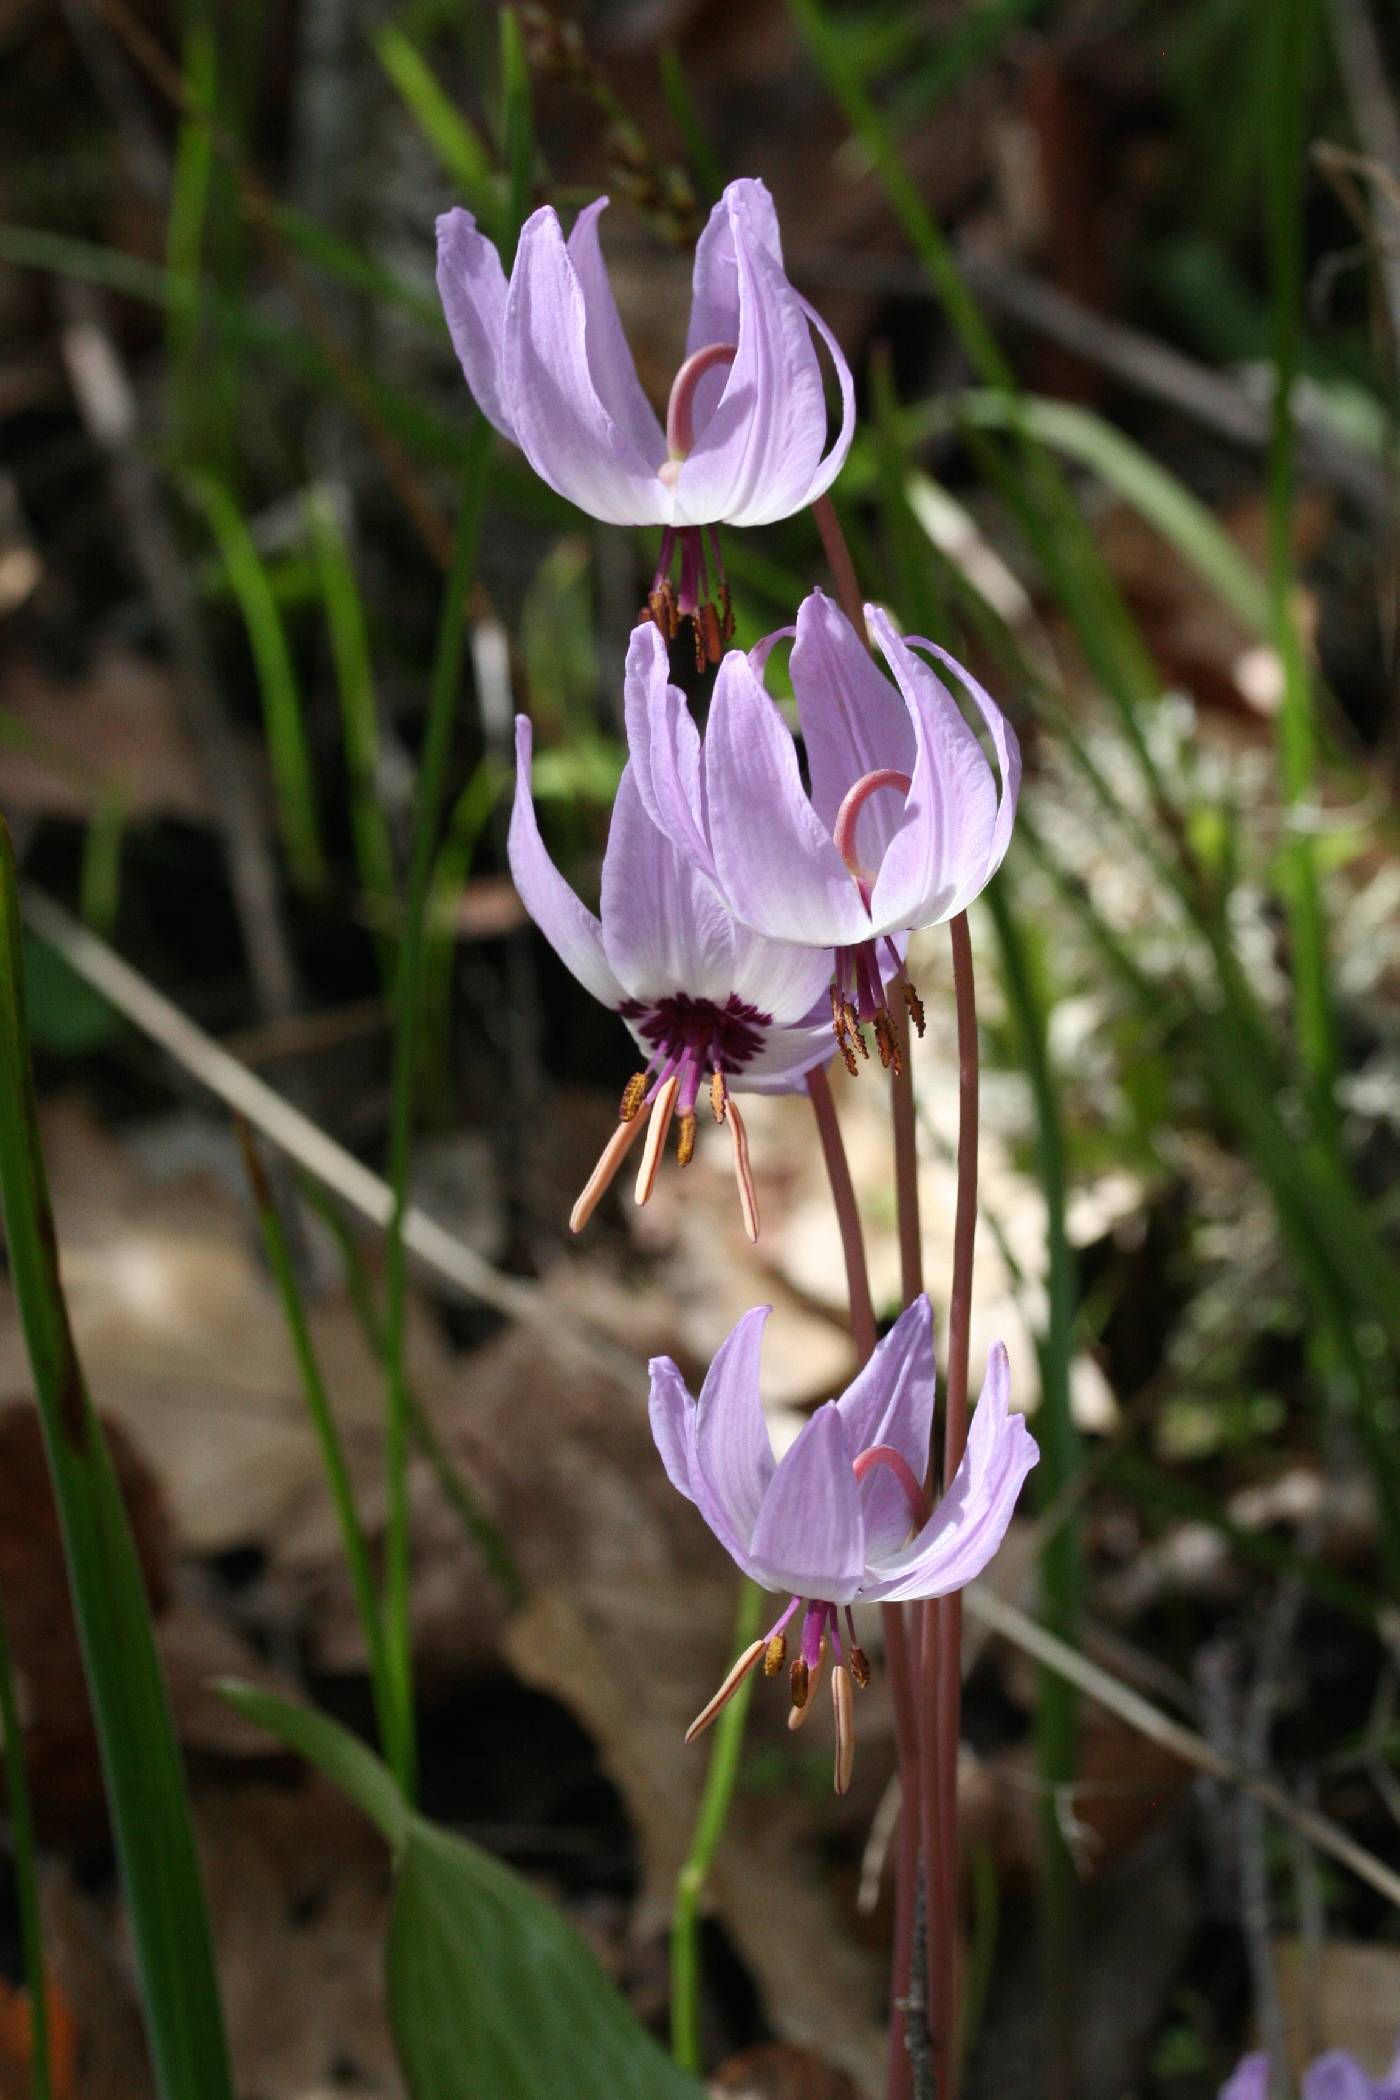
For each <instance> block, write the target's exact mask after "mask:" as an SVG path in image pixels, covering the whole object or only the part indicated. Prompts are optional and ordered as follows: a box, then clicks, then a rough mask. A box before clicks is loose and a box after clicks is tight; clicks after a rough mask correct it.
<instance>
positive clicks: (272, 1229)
mask: <svg viewBox="0 0 1400 2100" xmlns="http://www.w3.org/2000/svg"><path fill="white" fill-rule="evenodd" d="M238 1140H239V1144H240V1145H241V1146H242V1149H243V1164H244V1167H245V1169H246V1171H247V1175H248V1184H249V1187H250V1188H251V1190H252V1194H253V1203H254V1206H255V1208H256V1210H257V1213H258V1223H259V1225H260V1226H261V1228H262V1236H263V1246H264V1247H265V1249H266V1250H267V1260H268V1267H269V1268H270V1269H271V1271H272V1280H273V1282H274V1283H275V1284H276V1286H277V1295H278V1297H279V1298H280V1299H281V1301H282V1313H283V1317H284V1318H285V1320H286V1322H287V1333H288V1335H289V1337H290V1339H291V1344H292V1352H293V1354H294V1355H295V1357H296V1361H297V1370H298V1373H299V1374H300V1377H301V1385H302V1391H303V1393H304V1395H305V1397H306V1410H307V1413H308V1414H309V1415H310V1417H311V1426H312V1428H313V1429H314V1430H315V1432H316V1444H317V1448H318V1450H319V1451H320V1454H321V1465H322V1467H323V1469H324V1471H325V1475H326V1485H327V1487H328V1488H329V1489H330V1496H331V1502H332V1504H333V1505H334V1508H335V1517H336V1523H337V1525H338V1527H339V1530H340V1545H341V1551H342V1552H343V1553H344V1555H345V1565H346V1568H347V1569H348V1571H349V1575H350V1586H351V1588H352V1590H353V1591H354V1594H355V1610H356V1612H357V1614H358V1616H359V1621H360V1631H361V1633H362V1634H363V1635H364V1642H365V1652H366V1654H367V1655H368V1657H369V1677H370V1688H371V1691H372V1693H373V1696H374V1711H375V1716H376V1718H377V1720H378V1723H379V1739H380V1741H381V1743H387V1742H390V1741H392V1740H393V1739H394V1736H395V1733H396V1731H397V1730H398V1728H399V1727H401V1725H402V1724H401V1721H400V1718H399V1717H398V1716H397V1715H395V1714H394V1712H393V1710H392V1700H393V1687H392V1685H391V1684H390V1681H389V1676H388V1672H387V1670H386V1668H385V1663H384V1635H383V1629H382V1628H381V1626H380V1622H379V1598H378V1595H377V1593H376V1589H375V1581H374V1569H373V1567H372V1566H371V1563H370V1556H369V1545H368V1542H367V1540H366V1538H365V1534H364V1527H363V1526H362V1524H361V1523H360V1514H359V1511H358V1510H357V1508H356V1507H355V1490H354V1486H353V1484H352V1482H351V1479H350V1469H349V1467H348V1466H347V1465H346V1463H345V1449H344V1446H343V1445H342V1443H341V1440H340V1431H339V1429H338V1428H337V1427H336V1420H335V1414H334V1412H333V1410H332V1408H331V1403H330V1395H329V1394H328V1393H327V1391H326V1383H325V1380H324V1378H323V1377H322V1376H321V1366H320V1364H319V1362H318V1361H317V1357H316V1345H315V1343H314V1342H313V1340H312V1338H311V1324H310V1322H309V1320H308V1319H307V1316H306V1307H305V1305H304V1304H303V1302H302V1296H301V1289H300V1286H299V1285H298V1283H297V1275H296V1268H295V1266H294V1264H293V1262H292V1256H291V1250H290V1248H289V1247H288V1245H287V1236H286V1233H285V1232H284V1231H283V1229H282V1220H281V1218H280V1216H279V1215H278V1210H277V1199H276V1196H275V1195H274V1193H273V1189H272V1184H271V1182H270V1181H269V1180H268V1177H267V1174H266V1171H265V1170H264V1167H263V1164H262V1161H261V1160H260V1158H259V1157H258V1149H257V1142H256V1140H255V1139H254V1136H253V1133H252V1131H251V1130H250V1129H249V1127H248V1125H247V1124H246V1123H244V1122H243V1121H241V1120H240V1121H239V1124H238Z"/></svg>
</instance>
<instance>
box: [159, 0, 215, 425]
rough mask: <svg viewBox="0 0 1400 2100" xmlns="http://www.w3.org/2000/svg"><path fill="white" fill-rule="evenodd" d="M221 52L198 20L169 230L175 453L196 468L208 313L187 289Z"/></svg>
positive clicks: (197, 242) (199, 17)
mask: <svg viewBox="0 0 1400 2100" xmlns="http://www.w3.org/2000/svg"><path fill="white" fill-rule="evenodd" d="M217 69H218V47H217V44H216V41H215V36H214V28H213V24H212V23H211V22H210V21H209V20H207V19H206V18H205V17H204V15H203V13H202V11H201V12H200V13H198V14H195V15H192V17H191V19H190V20H189V22H188V23H187V25H186V29H185V39H184V88H185V97H186V109H187V114H186V115H185V116H184V117H183V118H182V120H181V124H180V131H179V137H178V140H177V142H176V148H175V168H174V176H173V181H172V185H171V193H170V216H169V221H168V224H167V228H166V245H165V276H166V355H167V372H168V386H169V397H170V437H169V442H170V450H171V455H172V457H174V458H175V459H179V460H183V461H185V462H187V463H188V464H191V465H193V464H194V463H195V462H196V461H197V460H199V459H201V458H202V457H203V456H204V453H205V448H206V436H207V430H208V406H209V395H208V374H207V372H206V371H205V370H204V369H203V366H204V359H203V356H202V345H201V333H202V331H201V314H200V307H199V303H198V301H197V300H196V301H191V300H190V298H189V297H188V296H187V294H186V292H185V290H184V287H185V286H186V285H189V284H192V283H197V281H198V278H199V269H200V258H201V254H202V251H203V247H204V233H205V221H206V218H207V216H208V209H209V193H210V186H211V180H212V176H213V167H214V129H213V118H214V107H215V102H214V98H215V90H216V81H217Z"/></svg>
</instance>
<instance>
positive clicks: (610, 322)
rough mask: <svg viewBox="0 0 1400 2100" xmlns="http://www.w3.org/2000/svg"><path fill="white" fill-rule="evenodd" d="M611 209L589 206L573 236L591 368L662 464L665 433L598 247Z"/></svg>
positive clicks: (615, 413)
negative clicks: (634, 359) (640, 373)
mask: <svg viewBox="0 0 1400 2100" xmlns="http://www.w3.org/2000/svg"><path fill="white" fill-rule="evenodd" d="M607 208H608V200H607V198H606V197H600V198H599V199H598V200H597V202H596V203H595V204H589V205H586V206H585V207H584V209H583V210H582V211H581V212H580V213H579V215H578V217H577V219H575V221H574V230H573V232H572V233H571V234H570V235H569V240H568V250H569V259H570V261H571V262H572V263H573V266H574V272H575V275H576V276H577V278H578V282H579V288H580V290H581V291H582V293H583V304H584V310H585V313H586V315H587V321H586V325H585V328H584V345H585V348H586V349H587V352H588V369H589V371H590V372H591V373H592V375H593V384H594V386H595V387H596V388H597V390H598V398H599V400H600V401H601V402H602V404H603V406H604V408H605V409H606V410H607V412H608V414H609V415H610V416H611V417H612V419H613V421H614V423H616V425H617V427H618V429H619V430H622V431H625V432H626V434H627V436H628V437H629V438H630V439H631V440H632V443H633V444H634V445H635V446H636V448H637V451H638V452H639V453H640V455H641V457H642V458H643V459H647V460H654V461H655V462H656V463H657V465H658V466H659V465H660V463H661V461H662V460H663V459H664V458H665V457H666V435H665V432H664V431H663V430H662V428H661V425H660V423H659V422H658V421H657V417H656V411H655V409H654V408H653V407H652V405H651V403H650V402H649V401H648V399H647V397H646V395H645V394H644V393H643V391H642V386H641V381H640V380H639V379H638V377H637V367H636V365H635V364H634V363H633V362H632V352H631V351H630V350H629V348H628V347H627V338H626V336H625V335H624V334H623V332H622V321H621V318H620V317H619V314H618V311H617V301H616V300H615V299H614V297H613V289H612V285H611V284H610V283H609V281H608V272H607V267H606V265H605V263H604V261H603V252H602V249H601V248H600V247H599V245H598V221H599V219H600V218H601V217H602V215H603V213H604V212H605V211H606V210H607Z"/></svg>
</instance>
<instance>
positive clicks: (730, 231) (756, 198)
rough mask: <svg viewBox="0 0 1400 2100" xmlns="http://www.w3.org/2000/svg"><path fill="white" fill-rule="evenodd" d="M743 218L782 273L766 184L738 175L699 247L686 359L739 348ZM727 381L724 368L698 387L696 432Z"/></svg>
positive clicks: (779, 243)
mask: <svg viewBox="0 0 1400 2100" xmlns="http://www.w3.org/2000/svg"><path fill="white" fill-rule="evenodd" d="M740 216H742V217H743V218H744V220H745V221H746V223H747V226H748V229H749V233H750V236H751V237H752V239H753V240H755V241H756V242H758V243H759V245H760V246H762V247H764V248H766V249H767V250H768V253H769V254H770V255H771V256H772V257H773V260H774V261H775V262H776V263H777V265H778V267H779V269H781V268H782V262H783V237H782V234H781V232H780V231H779V228H778V214H777V212H776V211H775V210H774V209H773V199H772V197H771V196H770V195H769V192H768V185H767V184H766V183H764V182H760V181H759V180H758V178H757V177H756V176H748V175H745V176H740V178H739V179H738V181H737V182H731V183H730V184H729V185H728V187H727V188H726V190H725V192H724V195H723V196H722V197H721V198H720V200H719V202H718V204H716V205H715V207H714V209H713V210H712V211H711V213H710V216H709V219H708V220H707V221H706V225H705V230H704V232H703V233H702V234H701V236H700V238H699V240H698V241H697V242H696V244H695V267H694V273H693V277H692V282H691V295H690V325H689V328H688V329H687V332H686V339H685V354H686V356H687V357H693V356H694V355H695V352H696V351H697V350H706V349H708V348H709V346H710V344H711V343H733V344H734V345H735V346H736V348H737V346H738V342H739V304H740V301H739V265H738V260H737V258H736V256H735V252H734V220H735V218H736V217H740ZM727 376H728V375H727V373H726V372H725V370H724V369H723V368H722V367H717V368H716V369H715V370H714V371H712V372H707V373H706V374H705V376H704V377H703V378H702V379H701V381H700V383H699V385H698V386H697V387H696V389H695V402H694V413H693V417H692V421H693V425H694V428H695V429H696V430H699V429H700V428H701V426H702V425H703V424H705V423H708V421H709V420H710V417H711V416H712V415H713V414H714V412H715V409H716V407H717V406H718V404H719V397H720V395H721V394H722V393H723V392H724V387H725V381H726V378H727Z"/></svg>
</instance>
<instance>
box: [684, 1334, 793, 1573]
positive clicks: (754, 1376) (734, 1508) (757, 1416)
mask: <svg viewBox="0 0 1400 2100" xmlns="http://www.w3.org/2000/svg"><path fill="white" fill-rule="evenodd" d="M771 1311H772V1307H771V1306H769V1305H756V1306H755V1307H754V1308H753V1310H752V1312H746V1313H745V1314H744V1317H743V1319H742V1320H740V1322H739V1324H738V1325H737V1327H735V1328H734V1329H733V1331H732V1333H730V1334H729V1335H728V1336H727V1338H726V1339H725V1341H724V1342H723V1343H721V1345H720V1348H719V1350H718V1352H717V1353H716V1356H715V1359H714V1362H713V1363H712V1364H711V1365H710V1369H709V1375H708V1376H707V1378H706V1380H705V1383H704V1385H703V1386H702V1387H701V1388H700V1399H699V1403H698V1405H697V1407H696V1410H695V1446H694V1456H693V1458H692V1461H691V1469H690V1478H691V1486H692V1489H693V1492H694V1496H695V1500H696V1502H697V1504H698V1505H699V1508H700V1512H701V1514H702V1515H703V1517H704V1518H705V1521H706V1523H707V1524H708V1525H709V1527H710V1529H711V1531H713V1532H714V1533H715V1536H716V1537H717V1538H718V1539H719V1540H720V1541H721V1542H722V1544H724V1546H725V1547H726V1548H727V1549H728V1551H729V1552H730V1553H731V1554H733V1556H734V1558H735V1559H736V1560H741V1559H742V1556H743V1555H744V1553H745V1552H746V1551H747V1548H748V1543H749V1539H750V1537H751V1535H752V1532H753V1527H754V1522H755V1519H756V1518H757V1516H758V1512H759V1510H760V1508H761V1507H762V1504H763V1497H764V1494H765V1492H766V1490H767V1487H768V1483H769V1481H770V1480H771V1479H772V1478H773V1470H774V1469H773V1447H772V1445H771V1444H770V1443H769V1441H768V1424H767V1421H766V1420H765V1418H764V1413H763V1402H762V1400H761V1399H760V1397H759V1387H758V1365H759V1355H760V1352H761V1350H762V1346H763V1329H764V1325H765V1323H766V1321H767V1319H768V1315H769V1313H770V1312H771Z"/></svg>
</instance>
